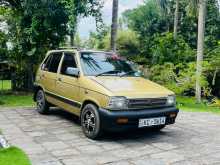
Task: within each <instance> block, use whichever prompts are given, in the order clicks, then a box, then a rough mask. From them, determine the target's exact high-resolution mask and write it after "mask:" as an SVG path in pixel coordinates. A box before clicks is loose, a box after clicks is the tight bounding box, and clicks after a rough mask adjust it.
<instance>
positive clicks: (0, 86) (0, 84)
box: [0, 80, 11, 91]
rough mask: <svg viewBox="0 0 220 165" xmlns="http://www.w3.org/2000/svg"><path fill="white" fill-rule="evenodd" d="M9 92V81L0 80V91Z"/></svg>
mask: <svg viewBox="0 0 220 165" xmlns="http://www.w3.org/2000/svg"><path fill="white" fill-rule="evenodd" d="M1 90H11V80H0V91H1Z"/></svg>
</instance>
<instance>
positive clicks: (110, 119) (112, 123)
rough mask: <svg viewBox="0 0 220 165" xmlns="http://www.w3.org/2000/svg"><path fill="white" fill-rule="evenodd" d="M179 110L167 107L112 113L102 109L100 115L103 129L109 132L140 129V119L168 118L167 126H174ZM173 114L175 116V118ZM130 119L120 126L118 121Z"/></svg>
mask: <svg viewBox="0 0 220 165" xmlns="http://www.w3.org/2000/svg"><path fill="white" fill-rule="evenodd" d="M178 112H179V109H177V108H176V107H165V108H156V109H155V108H152V109H141V110H121V111H110V110H107V109H103V108H100V109H99V115H100V120H101V127H102V128H103V129H104V130H108V131H121V130H130V129H138V123H139V119H144V118H154V117H164V116H165V117H166V125H169V124H174V123H175V120H176V117H177V114H178ZM173 114H175V116H174V117H172V116H173ZM121 118H125V119H128V122H127V123H123V124H122V123H121V124H119V123H118V122H117V120H118V119H121Z"/></svg>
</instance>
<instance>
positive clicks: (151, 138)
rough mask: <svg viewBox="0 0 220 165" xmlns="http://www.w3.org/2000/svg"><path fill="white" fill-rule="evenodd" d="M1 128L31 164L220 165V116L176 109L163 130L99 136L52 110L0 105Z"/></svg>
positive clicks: (70, 118) (70, 116) (72, 118)
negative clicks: (44, 111)
mask: <svg viewBox="0 0 220 165" xmlns="http://www.w3.org/2000/svg"><path fill="white" fill-rule="evenodd" d="M0 109H1V110H0V129H1V130H2V132H3V134H4V135H5V137H6V138H7V139H8V140H9V142H10V143H11V144H12V145H15V146H18V147H20V148H22V149H23V150H24V151H25V152H26V153H27V154H28V155H29V157H30V159H31V161H32V163H33V165H77V164H80V165H84V164H85V165H93V164H108V165H116V164H118V165H128V164H131V165H168V164H169V165H170V164H171V165H179V164H181V165H182V164H183V165H190V164H192V165H197V164H199V165H203V164H212V165H214V164H216V165H218V164H220V116H217V115H214V114H210V113H189V112H180V114H179V117H178V119H177V123H176V124H175V125H171V126H168V127H167V128H165V129H164V130H163V131H161V132H158V133H151V132H148V131H141V132H140V131H139V132H127V133H123V134H108V135H105V137H104V138H102V139H101V140H99V141H93V140H89V139H87V138H85V137H84V135H83V133H82V131H81V128H80V126H79V124H78V122H77V119H76V118H75V117H74V116H73V115H71V114H69V113H66V112H63V111H58V110H53V111H52V113H51V114H50V115H48V116H43V115H39V114H38V113H37V112H36V111H35V110H34V108H0Z"/></svg>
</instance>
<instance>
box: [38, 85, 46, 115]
mask: <svg viewBox="0 0 220 165" xmlns="http://www.w3.org/2000/svg"><path fill="white" fill-rule="evenodd" d="M36 103H37V111H38V112H39V113H41V114H46V113H48V112H49V103H48V102H47V101H46V98H45V94H44V91H43V90H42V89H40V90H38V91H37V94H36Z"/></svg>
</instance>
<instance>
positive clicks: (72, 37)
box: [70, 32, 75, 46]
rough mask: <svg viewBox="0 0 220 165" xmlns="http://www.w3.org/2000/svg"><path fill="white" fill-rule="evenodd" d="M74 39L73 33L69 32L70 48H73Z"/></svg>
mask: <svg viewBox="0 0 220 165" xmlns="http://www.w3.org/2000/svg"><path fill="white" fill-rule="evenodd" d="M74 39H75V37H74V33H73V32H71V33H70V46H74V44H75V43H74Z"/></svg>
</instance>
